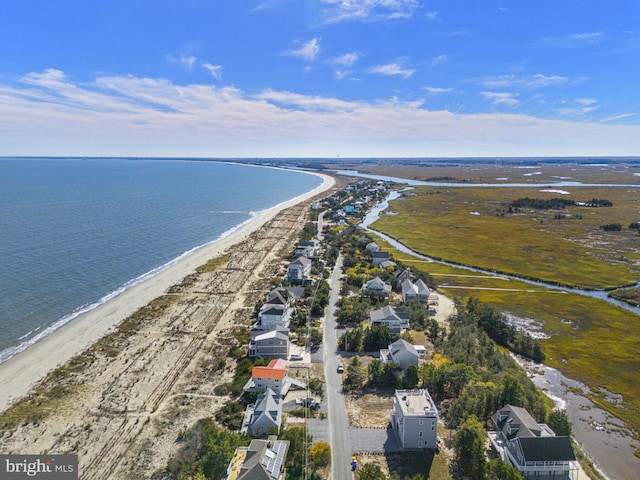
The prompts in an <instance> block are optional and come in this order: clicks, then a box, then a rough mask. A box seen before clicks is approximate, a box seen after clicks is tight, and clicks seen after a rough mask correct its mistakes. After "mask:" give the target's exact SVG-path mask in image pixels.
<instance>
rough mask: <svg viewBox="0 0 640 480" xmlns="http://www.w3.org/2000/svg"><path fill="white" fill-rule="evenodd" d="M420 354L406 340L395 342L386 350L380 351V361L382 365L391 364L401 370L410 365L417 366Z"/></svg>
mask: <svg viewBox="0 0 640 480" xmlns="http://www.w3.org/2000/svg"><path fill="white" fill-rule="evenodd" d="M420 356H421V355H420V354H419V353H418V351H417V350H416V348H415V347H414V346H413V345H412V344H410V343H409V342H407V341H406V340H402V339H400V340H397V341H395V342H393V343H392V344H391V345H389V348H388V349H382V350H380V360H382V363H390V362H393V363H395V364H397V365H398V366H399V367H400V368H401V369H402V370H404V369H406V368H407V367H408V366H410V365H415V366H416V367H417V366H418V360H419V359H420Z"/></svg>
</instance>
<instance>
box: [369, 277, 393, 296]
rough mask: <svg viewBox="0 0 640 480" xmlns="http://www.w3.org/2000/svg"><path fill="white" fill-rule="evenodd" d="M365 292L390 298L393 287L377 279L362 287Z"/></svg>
mask: <svg viewBox="0 0 640 480" xmlns="http://www.w3.org/2000/svg"><path fill="white" fill-rule="evenodd" d="M362 291H363V292H373V293H375V294H377V295H378V296H379V297H383V298H384V297H388V296H389V294H390V293H391V285H388V284H386V283H384V281H383V280H382V279H381V278H380V277H375V278H372V279H371V280H369V281H368V282H367V283H365V284H364V285H363V286H362Z"/></svg>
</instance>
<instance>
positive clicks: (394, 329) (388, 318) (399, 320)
mask: <svg viewBox="0 0 640 480" xmlns="http://www.w3.org/2000/svg"><path fill="white" fill-rule="evenodd" d="M369 317H370V319H371V325H384V326H386V327H389V331H390V332H391V333H392V334H394V335H396V334H400V333H402V330H403V329H405V328H409V315H408V314H407V313H405V312H403V311H402V310H396V309H395V308H393V307H392V306H390V305H387V306H385V307H382V308H380V309H378V310H373V311H372V312H371V313H370V314H369Z"/></svg>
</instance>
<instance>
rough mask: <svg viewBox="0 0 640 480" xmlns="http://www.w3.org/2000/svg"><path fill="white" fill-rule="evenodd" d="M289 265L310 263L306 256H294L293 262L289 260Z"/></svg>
mask: <svg viewBox="0 0 640 480" xmlns="http://www.w3.org/2000/svg"><path fill="white" fill-rule="evenodd" d="M289 265H303V266H305V265H311V260H310V259H308V258H307V257H298V258H296V259H295V260H294V261H293V262H291V263H290V264H289Z"/></svg>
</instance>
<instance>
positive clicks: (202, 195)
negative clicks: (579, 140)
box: [0, 158, 322, 362]
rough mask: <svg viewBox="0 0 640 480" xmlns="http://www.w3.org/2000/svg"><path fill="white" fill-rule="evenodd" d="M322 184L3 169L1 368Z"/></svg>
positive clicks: (180, 166)
mask: <svg viewBox="0 0 640 480" xmlns="http://www.w3.org/2000/svg"><path fill="white" fill-rule="evenodd" d="M321 181H322V180H321V179H320V178H319V177H317V176H315V175H308V174H304V173H300V172H295V171H290V170H277V169H273V168H266V167H255V166H248V165H238V164H230V163H222V162H207V161H184V160H149V159H135V160H134V159H11V158H4V159H2V158H0V362H2V361H5V360H6V359H8V358H10V357H11V356H12V355H14V354H15V353H16V352H18V351H20V350H22V349H24V348H26V347H27V346H28V345H30V344H32V343H34V342H35V341H37V340H38V339H39V338H41V337H42V336H45V335H48V334H49V333H51V331H53V330H55V329H56V328H59V327H60V326H61V325H63V324H64V323H66V322H68V321H69V320H71V319H73V318H75V317H76V316H77V315H78V314H80V313H83V312H85V311H87V310H89V309H91V308H95V307H96V306H97V305H99V304H101V303H103V302H105V301H107V300H108V299H110V298H112V297H113V296H116V295H117V294H119V293H121V292H122V291H124V290H125V289H126V288H129V287H130V286H132V285H134V284H135V283H138V282H139V281H141V280H143V279H145V278H148V277H149V276H151V275H153V274H154V273H157V272H158V271H160V270H162V269H163V268H166V267H167V266H168V265H170V264H171V263H173V262H174V261H175V260H176V259H177V258H179V257H180V256H182V255H184V254H185V253H186V252H189V251H191V250H193V249H196V248H198V247H201V246H203V245H206V244H208V243H211V242H212V241H215V240H217V239H219V238H220V237H222V236H224V235H226V234H228V233H229V232H231V231H233V230H234V229H236V228H238V226H239V225H241V224H243V223H245V222H247V221H248V220H250V219H251V218H252V217H253V216H255V214H256V212H258V211H261V210H265V209H267V208H270V207H273V206H275V205H277V204H280V203H282V202H285V201H287V200H290V199H292V198H294V197H297V196H299V195H302V194H304V193H306V192H308V191H310V190H312V189H314V188H315V187H317V186H318V185H320V183H321Z"/></svg>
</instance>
